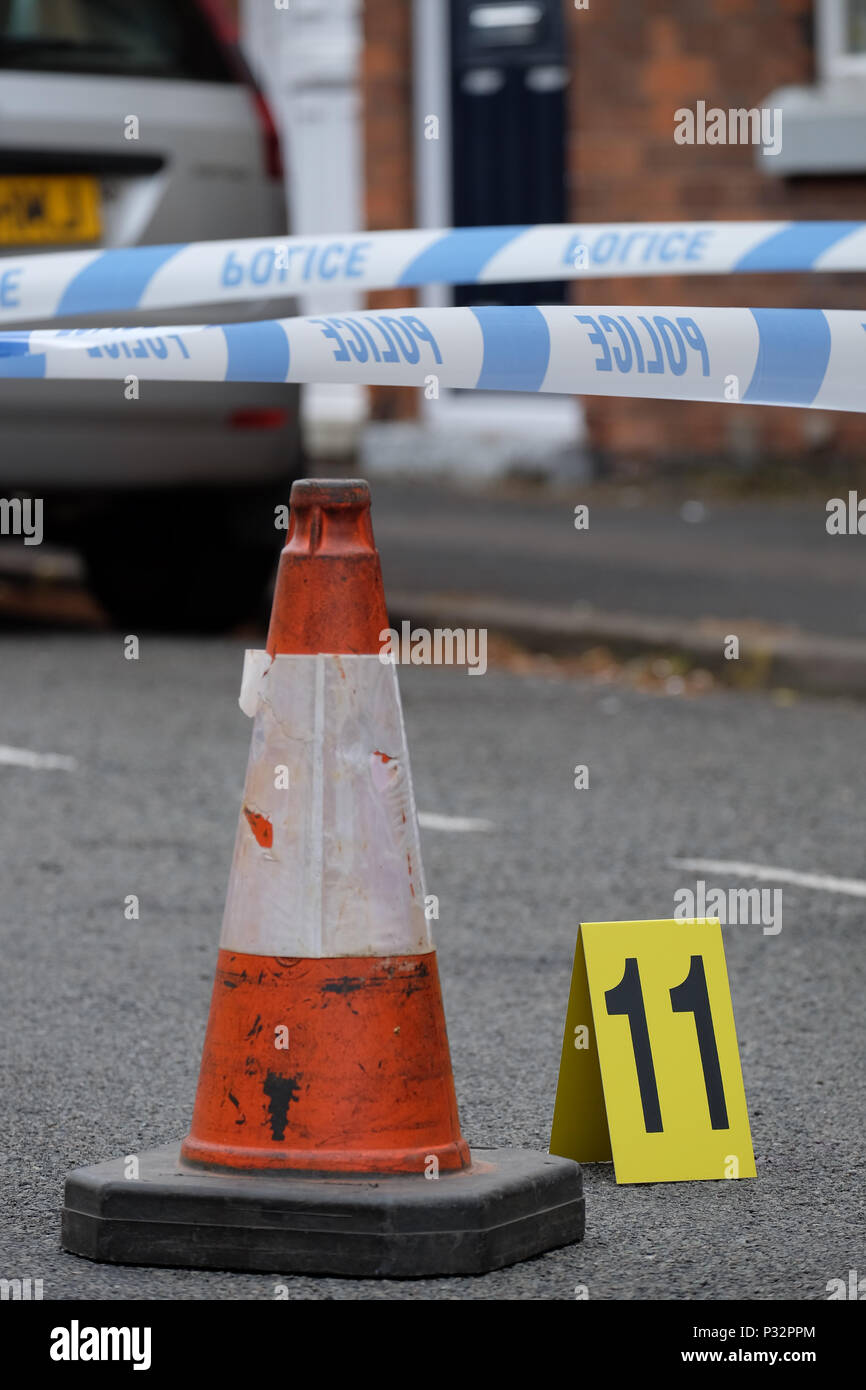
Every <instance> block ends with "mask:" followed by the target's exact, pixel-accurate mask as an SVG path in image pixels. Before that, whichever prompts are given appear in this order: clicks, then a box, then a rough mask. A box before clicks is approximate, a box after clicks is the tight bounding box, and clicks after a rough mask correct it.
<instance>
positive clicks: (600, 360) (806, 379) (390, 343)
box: [0, 305, 866, 411]
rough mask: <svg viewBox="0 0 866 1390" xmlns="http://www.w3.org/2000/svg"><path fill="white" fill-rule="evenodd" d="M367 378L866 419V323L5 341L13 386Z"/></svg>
mask: <svg viewBox="0 0 866 1390" xmlns="http://www.w3.org/2000/svg"><path fill="white" fill-rule="evenodd" d="M2 377H19V378H20V377H45V378H54V379H58V378H67V379H70V378H71V379H83V378H91V379H98V378H115V379H123V380H126V379H127V378H129V377H135V378H139V379H142V380H151V379H152V380H161V381H269V382H353V383H358V384H361V385H380V384H381V385H401V386H417V387H420V388H422V389H424V391H425V392H426V394H427V395H428V396H435V395H436V394H437V392H438V391H439V390H440V389H445V388H449V387H457V388H464V389H470V390H490V391H544V392H562V393H565V394H568V395H601V396H641V397H647V398H660V399H667V400H691V401H737V400H739V401H744V402H751V403H754V404H759V405H795V406H815V407H818V408H821V409H825V410H852V411H864V410H866V311H862V312H859V313H855V312H853V311H851V310H845V309H832V310H821V309H722V308H720V309H700V308H698V309H690V308H682V307H680V306H674V307H655V308H650V307H646V306H642V305H639V306H635V307H629V308H624V307H620V306H610V305H601V306H589V305H586V306H581V307H576V306H569V307H564V306H561V305H559V306H553V307H551V306H547V307H543V308H536V307H525V308H497V307H488V308H475V309H429V310H423V311H416V310H411V309H395V310H390V311H385V310H371V311H366V312H359V313H354V314H352V313H350V314H328V315H316V316H313V317H307V318H291V319H273V320H264V321H261V322H258V323H236V324H226V325H222V326H210V327H192V328H191V327H178V328H160V329H157V330H152V329H134V328H130V329H65V330H57V329H55V330H44V329H43V330H34V331H31V332H26V333H25V332H22V333H9V332H6V333H0V378H2Z"/></svg>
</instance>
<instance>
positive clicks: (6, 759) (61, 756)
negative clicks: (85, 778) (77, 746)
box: [0, 743, 78, 772]
mask: <svg viewBox="0 0 866 1390" xmlns="http://www.w3.org/2000/svg"><path fill="white" fill-rule="evenodd" d="M0 763H5V764H6V765H7V766H8V767H29V768H31V769H32V770H33V771H34V772H37V771H38V772H74V771H75V769H76V768H77V767H78V763H77V761H76V759H75V758H68V757H67V756H66V754H65V753H34V752H32V751H31V749H29V748H10V747H9V745H8V744H5V743H0Z"/></svg>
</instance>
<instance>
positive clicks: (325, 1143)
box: [63, 481, 584, 1276]
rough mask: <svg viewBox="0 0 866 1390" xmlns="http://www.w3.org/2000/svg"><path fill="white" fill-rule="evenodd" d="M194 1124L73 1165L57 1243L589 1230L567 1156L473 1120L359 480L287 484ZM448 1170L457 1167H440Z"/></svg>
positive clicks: (326, 1243) (471, 1248)
mask: <svg viewBox="0 0 866 1390" xmlns="http://www.w3.org/2000/svg"><path fill="white" fill-rule="evenodd" d="M291 504H292V505H291V522H290V529H289V534H288V540H287V543H286V547H285V549H284V551H283V553H282V557H281V559H280V568H279V573H278V577H277V586H276V592H275V596H274V605H273V613H272V617H271V624H270V629H269V633H268V641H267V651H266V652H250V653H247V661H246V664H245V669H244V678H243V682H242V690H241V705H242V707H243V708H244V709H245V711H246V712H247V713H248V714H250V715H252V716H253V720H254V723H253V734H252V746H251V750H250V758H249V764H248V768H247V777H246V784H245V788H244V801H243V806H242V808H241V813H240V817H239V823H238V831H237V837H236V842H235V851H234V859H233V862H232V869H231V875H230V879H229V889H228V896H227V900H226V909H225V916H224V920H223V930H222V938H221V941H220V953H219V960H218V964H217V971H216V980H215V984H214V992H213V998H212V1002H211V1012H210V1019H209V1022H208V1028H207V1034H206V1037H205V1043H204V1053H203V1058H202V1065H201V1073H200V1077H199V1086H198V1094H197V1097H196V1103H195V1108H194V1112H193V1119H192V1125H191V1128H190V1133H189V1134H188V1135H187V1137H186V1139H185V1140H184V1141H183V1143H182V1144H181V1145H180V1148H179V1150H178V1148H177V1146H176V1145H175V1146H171V1147H168V1148H166V1149H161V1150H156V1151H154V1152H152V1153H149V1154H143V1155H141V1156H140V1160H139V1172H138V1177H137V1179H134V1180H131V1181H130V1180H129V1179H125V1177H124V1174H123V1161H122V1160H117V1161H114V1162H110V1163H103V1164H98V1165H96V1166H94V1167H92V1168H85V1169H80V1170H78V1171H77V1172H75V1173H72V1174H70V1176H69V1178H68V1179H67V1184H66V1197H65V1205H64V1213H63V1244H64V1246H65V1248H66V1249H68V1250H72V1251H74V1252H76V1253H78V1254H83V1255H87V1256H89V1257H91V1258H93V1259H102V1260H110V1261H115V1262H119V1263H136V1264H139V1263H141V1264H179V1265H192V1266H197V1267H205V1268H240V1269H252V1270H255V1269H259V1270H273V1269H280V1270H283V1271H298V1272H306V1273H323V1274H328V1273H330V1274H354V1275H359V1276H360V1275H391V1276H394V1275H401V1274H403V1275H421V1274H437V1273H440V1274H448V1273H470V1272H480V1271H483V1270H485V1269H490V1268H495V1267H497V1266H499V1265H503V1264H508V1263H511V1262H513V1261H515V1260H518V1259H523V1258H527V1257H528V1256H530V1255H535V1254H538V1253H539V1252H541V1251H542V1250H546V1249H550V1248H551V1247H553V1246H557V1245H562V1244H566V1243H568V1242H569V1241H572V1240H577V1239H580V1237H581V1235H582V1234H583V1219H584V1217H583V1193H582V1178H581V1173H580V1169H579V1167H578V1165H577V1164H575V1163H573V1162H572V1161H571V1160H568V1159H563V1158H559V1157H554V1156H552V1155H549V1154H535V1153H527V1152H521V1151H519V1150H517V1151H513V1150H506V1151H499V1150H489V1151H477V1150H476V1151H475V1153H474V1154H473V1155H470V1152H469V1149H468V1147H467V1145H466V1142H465V1141H464V1139H463V1138H462V1136H461V1134H460V1128H459V1124H458V1119H457V1105H456V1100H455V1095H454V1083H453V1078H452V1073H451V1062H450V1057H449V1053H448V1041H447V1037H446V1031H445V1017H444V1012H443V1009H442V1000H441V994H440V988H439V977H438V972H437V968H436V955H435V952H434V949H433V943H432V941H431V938H430V931H429V924H428V922H427V919H426V915H425V910H424V908H425V892H424V878H423V870H422V867H421V855H420V847H419V842H418V827H417V817H416V813H415V804H414V798H413V793H412V781H411V775H410V771H409V760H408V755H407V751H406V742H405V734H404V730H403V719H402V712H401V708H400V698H399V692H398V686H397V678H396V670H395V667H394V665H393V664H392V662H391V660H390V659H389V657H387V656H382V655H380V652H381V651H382V646H383V634H384V631H385V629H387V628H388V618H387V613H386V609H385V602H384V595H383V590H382V579H381V572H380V568H379V557H378V555H377V553H376V549H375V546H374V543H373V534H372V529H371V525H370V512H369V508H370V499H369V491H368V488H367V485H366V483H362V482H323V481H319V482H316V481H307V482H301V483H295V485H294V487H293V489H292V497H291ZM440 1175H441V1176H440Z"/></svg>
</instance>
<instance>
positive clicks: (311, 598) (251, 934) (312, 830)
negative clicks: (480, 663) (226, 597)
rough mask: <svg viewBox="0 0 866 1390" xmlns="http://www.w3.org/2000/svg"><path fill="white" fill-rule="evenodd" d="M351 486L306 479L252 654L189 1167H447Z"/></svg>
mask: <svg viewBox="0 0 866 1390" xmlns="http://www.w3.org/2000/svg"><path fill="white" fill-rule="evenodd" d="M387 627H388V619H387V616H386V609H385V602H384V595H383V591H382V580H381V573H380V569H379V558H378V555H377V553H376V550H375V546H374V543H373V535H372V528H371V524H370V515H369V492H368V489H367V486H366V484H365V483H358V482H348V483H347V482H325V481H322V482H314V481H309V482H303V483H296V484H295V485H294V487H293V489H292V512H291V520H290V529H289V535H288V540H287V544H286V547H285V549H284V551H283V554H282V557H281V560H280V570H279V575H278V580H277V587H276V591H275V596H274V608H273V613H272V617H271V624H270V629H269V633H268V643H267V651H266V652H255V653H248V654H247V657H248V659H247V663H246V666H245V672H244V679H243V684H242V695H241V704H242V707H243V708H244V709H245V710H246V712H247V713H249V714H251V715H252V717H253V734H252V742H251V748H250V758H249V764H248V768H247V777H246V783H245V787H244V800H243V805H242V808H241V813H240V817H239V822H238V831H237V837H236V843H235V851H234V858H233V861H232V870H231V875H230V880H229V889H228V895H227V899H226V910H225V916H224V920H223V932H222V938H221V942H220V953H219V961H218V966H217V972H216V979H215V983H214V992H213V999H212V1003H211V1012H210V1018H209V1022H208V1029H207V1035H206V1038H205V1044H204V1053H203V1057H202V1067H201V1073H200V1078H199V1087H198V1094H197V1097H196V1104H195V1110H194V1114H193V1121H192V1126H191V1130H190V1133H189V1135H188V1136H187V1138H186V1140H185V1141H184V1143H183V1146H182V1150H181V1152H182V1156H183V1158H184V1159H185V1160H186V1161H187V1162H189V1163H198V1164H207V1165H210V1166H215V1167H221V1168H238V1169H247V1170H252V1169H286V1170H308V1171H320V1172H343V1173H375V1172H382V1173H389V1172H390V1173H397V1172H417V1173H422V1172H423V1171H424V1170H425V1167H427V1166H428V1165H429V1164H430V1160H431V1158H435V1159H436V1161H437V1163H438V1165H439V1167H440V1168H441V1169H444V1170H446V1171H447V1170H449V1169H457V1168H462V1167H466V1166H468V1164H469V1152H468V1148H467V1146H466V1144H465V1142H464V1140H463V1139H462V1137H461V1135H460V1129H459V1124H458V1119H457V1106H456V1100H455V1095H454V1084H453V1079H452V1074H451V1062H450V1058H449V1053H448V1042H447V1036H446V1032H445V1019H444V1013H443V1009H442V1000H441V992H440V986H439V977H438V972H437V967H436V955H435V952H434V950H433V944H432V941H431V938H430V932H429V926H428V923H427V921H426V918H425V914H424V876H423V870H422V867H421V856H420V847H419V843H418V828H417V816H416V812H415V803H414V796H413V792H412V779H411V774H410V770H409V760H408V754H407V750H406V740H405V733H404V729H403V717H402V711H401V707H400V697H399V690H398V686H397V678H396V671H395V668H394V667H393V666H392V665H391V664H390V663H383V662H381V661H380V660H379V656H378V653H379V650H380V647H381V640H380V636H379V634H380V633H381V632H382V630H383V629H385V628H387Z"/></svg>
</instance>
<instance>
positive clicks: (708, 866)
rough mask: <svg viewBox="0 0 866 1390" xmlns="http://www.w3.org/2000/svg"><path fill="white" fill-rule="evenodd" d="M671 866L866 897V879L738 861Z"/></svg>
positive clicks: (679, 861)
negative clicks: (839, 876)
mask: <svg viewBox="0 0 866 1390" xmlns="http://www.w3.org/2000/svg"><path fill="white" fill-rule="evenodd" d="M668 863H669V864H670V865H671V867H672V868H674V869H691V870H693V871H695V872H698V873H711V874H734V875H735V876H736V877H738V878H758V879H771V880H772V881H773V882H774V883H792V884H794V885H795V886H796V887H798V888H819V889H822V890H823V891H824V892H825V893H848V894H850V896H851V897H854V898H866V879H862V878H835V877H834V876H833V875H832V874H801V873H797V871H796V870H795V869H772V868H770V866H769V865H767V864H744V863H742V862H741V861H740V860H739V859H669V860H668Z"/></svg>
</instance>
